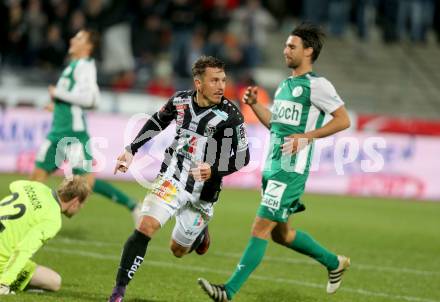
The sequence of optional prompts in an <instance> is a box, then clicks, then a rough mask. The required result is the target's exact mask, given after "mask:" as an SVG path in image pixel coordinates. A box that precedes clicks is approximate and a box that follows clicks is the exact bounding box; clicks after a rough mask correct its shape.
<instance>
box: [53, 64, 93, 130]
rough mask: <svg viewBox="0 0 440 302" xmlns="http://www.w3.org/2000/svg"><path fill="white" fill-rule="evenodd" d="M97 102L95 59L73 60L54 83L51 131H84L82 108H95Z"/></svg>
mask: <svg viewBox="0 0 440 302" xmlns="http://www.w3.org/2000/svg"><path fill="white" fill-rule="evenodd" d="M98 102H99V88H98V84H97V79H96V66H95V61H94V60H93V59H89V58H87V59H79V60H72V61H71V62H70V64H69V66H67V67H66V68H65V69H64V71H63V73H62V74H61V77H60V78H59V80H58V82H57V85H56V89H55V100H54V103H55V106H54V112H53V120H52V129H51V133H53V134H66V133H67V134H68V133H72V132H87V124H86V119H85V113H84V109H86V108H93V107H96V106H97V104H98Z"/></svg>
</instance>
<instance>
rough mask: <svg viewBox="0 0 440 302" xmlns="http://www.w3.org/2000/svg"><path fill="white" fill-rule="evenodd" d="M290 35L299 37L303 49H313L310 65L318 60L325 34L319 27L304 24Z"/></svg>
mask: <svg viewBox="0 0 440 302" xmlns="http://www.w3.org/2000/svg"><path fill="white" fill-rule="evenodd" d="M290 35H291V36H297V37H300V38H301V40H302V42H303V46H304V48H309V47H311V48H313V53H312V63H313V62H315V61H316V59H318V57H319V54H320V52H321V49H322V45H323V44H324V38H325V33H324V32H323V31H322V29H321V28H320V27H319V26H316V25H314V24H312V23H307V22H304V23H301V24H300V25H299V26H297V27H296V28H295V29H294V30H293V31H292V32H291V33H290Z"/></svg>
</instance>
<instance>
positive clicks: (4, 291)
mask: <svg viewBox="0 0 440 302" xmlns="http://www.w3.org/2000/svg"><path fill="white" fill-rule="evenodd" d="M1 295H15V292H13V291H12V290H11V288H10V287H9V286H8V285H5V284H0V296H1Z"/></svg>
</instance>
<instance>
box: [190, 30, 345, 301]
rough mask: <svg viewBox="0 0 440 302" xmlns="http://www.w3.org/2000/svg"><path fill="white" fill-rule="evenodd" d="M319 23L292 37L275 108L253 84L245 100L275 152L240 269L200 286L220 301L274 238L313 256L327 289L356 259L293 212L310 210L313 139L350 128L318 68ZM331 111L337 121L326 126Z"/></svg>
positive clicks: (233, 291)
mask: <svg viewBox="0 0 440 302" xmlns="http://www.w3.org/2000/svg"><path fill="white" fill-rule="evenodd" d="M323 37H324V34H323V33H322V32H321V30H320V29H319V28H318V27H315V26H313V25H311V24H306V23H305V24H301V25H300V26H298V27H297V28H295V29H294V30H293V31H292V32H291V34H290V35H289V37H288V38H287V41H286V44H285V47H284V52H283V53H284V57H285V61H286V65H287V67H289V68H291V69H292V75H291V76H290V77H288V78H287V79H285V80H284V81H283V82H281V84H280V85H279V87H278V89H277V91H276V92H275V98H274V104H273V107H272V110H271V111H270V110H268V109H267V108H265V107H264V106H262V105H260V104H258V102H257V91H258V88H257V87H248V89H247V92H246V94H245V96H244V99H243V101H244V102H245V103H246V104H248V105H249V106H251V108H252V110H253V111H254V113H255V114H256V115H257V117H258V119H259V120H260V122H261V123H262V124H263V125H264V126H266V127H267V128H268V129H270V146H271V147H270V148H271V149H270V150H269V154H268V157H267V159H266V162H265V167H264V170H263V179H262V200H261V204H260V207H259V209H258V211H257V216H256V218H255V221H254V224H253V227H252V237H251V239H250V241H249V243H248V246H247V248H246V250H245V251H244V253H243V255H242V258H241V260H240V262H239V264H238V265H237V269H236V271H235V272H234V273H233V275H232V276H231V277H230V279H229V280H228V281H227V282H226V283H225V284H223V285H214V284H211V283H210V282H209V281H207V280H205V279H203V278H200V279H199V284H200V285H201V287H202V288H203V289H204V290H205V292H206V293H207V294H208V295H209V296H210V298H211V299H212V300H214V301H230V300H232V297H233V296H234V295H235V294H236V293H237V292H238V291H239V290H240V288H241V286H242V285H243V284H244V283H245V282H246V280H247V279H248V277H249V276H250V274H251V273H252V272H253V271H254V269H255V268H256V267H257V266H258V265H259V264H260V262H261V260H262V259H263V256H264V253H265V250H266V247H267V244H268V240H269V238H272V240H273V241H275V242H276V243H278V244H281V245H283V246H285V247H287V248H289V249H292V250H294V251H296V252H299V253H302V254H304V255H308V256H310V257H312V258H314V259H315V260H317V261H318V262H319V263H321V264H322V265H323V266H324V267H325V268H326V269H327V271H328V274H329V279H328V283H327V293H329V294H331V293H334V292H336V290H337V289H338V288H339V286H340V284H341V280H342V274H343V273H344V270H346V269H347V268H348V267H349V265H350V259H349V258H348V257H345V256H338V255H336V254H334V253H332V252H330V251H328V250H327V249H326V248H324V247H323V246H321V245H320V244H319V243H318V242H317V241H315V240H314V239H313V238H312V237H311V236H310V235H309V234H307V233H306V232H304V231H300V230H295V229H293V228H292V227H291V226H290V225H289V223H288V219H289V216H290V215H291V214H293V213H296V212H300V211H303V210H305V206H304V205H303V204H302V202H301V200H300V197H301V196H302V194H303V193H304V188H305V184H306V181H307V177H308V174H309V168H310V163H311V157H312V149H313V141H314V140H315V139H318V138H322V137H326V136H329V135H332V134H335V133H336V132H339V131H341V130H344V129H346V128H348V127H349V126H350V119H349V116H348V114H347V111H346V109H345V107H344V102H343V101H342V100H341V98H340V97H339V95H338V94H337V92H336V90H335V88H334V87H333V85H332V84H331V83H330V82H329V81H328V80H327V79H325V78H323V77H320V76H318V75H317V74H315V73H313V72H312V66H313V63H314V62H315V60H316V59H317V58H318V56H319V53H320V51H321V48H322V45H323V41H322V40H323ZM325 114H330V115H332V117H333V118H332V120H331V121H330V122H329V123H327V124H326V125H324V126H323V120H324V116H325Z"/></svg>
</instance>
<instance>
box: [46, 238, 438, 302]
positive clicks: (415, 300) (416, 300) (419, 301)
mask: <svg viewBox="0 0 440 302" xmlns="http://www.w3.org/2000/svg"><path fill="white" fill-rule="evenodd" d="M43 250H50V251H54V252H57V253H64V254H69V255H74V256H82V257H90V258H95V259H102V260H112V261H117V260H119V259H120V257H118V256H116V255H108V254H102V253H99V254H98V253H94V252H89V251H81V250H71V249H60V248H53V247H48V246H47V247H45V248H44V249H43ZM144 263H146V264H147V265H151V266H156V267H168V268H172V269H179V270H184V271H194V272H201V273H214V274H221V275H226V276H229V275H230V274H231V272H230V271H225V270H218V269H212V268H207V267H195V266H189V265H181V264H175V263H170V262H165V261H151V260H145V261H144ZM250 278H251V279H255V280H262V281H270V282H274V283H288V284H295V285H301V286H307V287H313V288H320V289H321V288H322V289H324V285H322V284H317V283H313V282H305V281H298V280H292V279H285V278H271V277H265V276H260V275H251V277H250ZM340 291H345V292H350V293H355V294H360V295H364V296H369V297H382V298H388V299H393V300H398V301H402V300H404V301H409V302H439V301H438V300H433V299H426V298H420V297H413V296H405V295H393V294H388V293H383V292H373V291H369V290H364V289H361V288H358V289H356V288H347V287H342V288H341V289H340Z"/></svg>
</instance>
